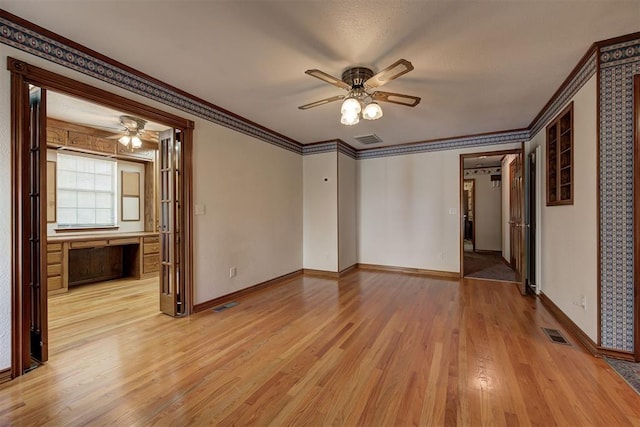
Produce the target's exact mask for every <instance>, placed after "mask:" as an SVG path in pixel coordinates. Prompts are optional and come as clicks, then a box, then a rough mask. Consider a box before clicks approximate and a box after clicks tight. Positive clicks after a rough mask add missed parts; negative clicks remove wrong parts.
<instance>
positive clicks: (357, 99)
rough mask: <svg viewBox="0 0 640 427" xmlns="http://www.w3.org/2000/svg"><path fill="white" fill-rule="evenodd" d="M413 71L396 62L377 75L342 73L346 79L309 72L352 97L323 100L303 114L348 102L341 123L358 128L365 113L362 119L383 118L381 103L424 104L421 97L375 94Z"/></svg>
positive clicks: (357, 71) (354, 69)
mask: <svg viewBox="0 0 640 427" xmlns="http://www.w3.org/2000/svg"><path fill="white" fill-rule="evenodd" d="M411 70H413V65H412V64H411V62H409V61H407V60H406V59H400V60H398V61H396V62H394V63H393V64H391V65H390V66H388V67H387V68H385V69H384V70H382V71H380V72H379V73H377V74H373V71H371V69H369V68H365V67H351V68H348V69H346V70H345V71H344V72H343V73H342V79H338V78H336V77H333V76H332V75H329V74H327V73H325V72H323V71H320V70H316V69H313V70H307V71H305V73H306V74H308V75H310V76H313V77H315V78H317V79H320V80H322V81H323V82H326V83H329V84H331V85H333V86H336V87H339V88H340V89H344V90H346V91H347V92H348V93H347V94H346V95H336V96H332V97H330V98H325V99H321V100H320V101H315V102H311V103H309V104H305V105H301V106H300V107H298V108H299V109H300V110H308V109H309V108H313V107H318V106H320V105H324V104H328V103H330V102H334V101H339V100H342V99H344V101H343V102H342V108H341V111H340V112H341V114H342V118H341V120H340V122H341V123H342V124H345V125H355V124H356V123H358V122H359V121H360V113H362V118H364V119H366V120H376V119H379V118H380V117H382V108H380V105H378V103H377V101H382V102H390V103H393V104H400V105H404V106H407V107H415V106H416V105H418V104H419V103H420V98H419V97H417V96H412V95H403V94H401V93H392V92H383V91H379V90H375V89H376V88H378V87H380V86H382V85H385V84H387V83H389V82H390V81H391V80H394V79H397V78H398V77H400V76H402V75H404V74H406V73H408V72H409V71H411Z"/></svg>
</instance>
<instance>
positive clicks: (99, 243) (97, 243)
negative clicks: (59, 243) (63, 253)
mask: <svg viewBox="0 0 640 427" xmlns="http://www.w3.org/2000/svg"><path fill="white" fill-rule="evenodd" d="M70 246H71V249H77V248H101V247H103V246H107V241H106V240H88V241H86V242H71V245H70Z"/></svg>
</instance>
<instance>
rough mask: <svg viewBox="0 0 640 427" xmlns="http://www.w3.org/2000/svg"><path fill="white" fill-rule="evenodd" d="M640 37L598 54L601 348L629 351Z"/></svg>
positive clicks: (631, 316) (631, 309) (630, 348)
mask: <svg viewBox="0 0 640 427" xmlns="http://www.w3.org/2000/svg"><path fill="white" fill-rule="evenodd" d="M639 73H640V39H639V40H634V41H631V42H626V43H619V44H615V45H611V46H608V47H604V48H602V49H601V51H600V106H599V108H600V253H601V258H600V268H601V277H600V279H601V304H602V305H601V324H600V328H601V345H602V347H605V348H609V349H614V350H623V351H629V352H633V350H634V348H633V347H634V342H633V328H634V325H633V321H634V319H633V250H634V248H633V76H634V75H635V74H639Z"/></svg>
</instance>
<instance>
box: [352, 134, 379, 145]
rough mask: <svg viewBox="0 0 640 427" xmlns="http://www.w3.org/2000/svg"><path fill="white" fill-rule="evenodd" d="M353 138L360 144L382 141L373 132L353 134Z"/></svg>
mask: <svg viewBox="0 0 640 427" xmlns="http://www.w3.org/2000/svg"><path fill="white" fill-rule="evenodd" d="M353 139H355V140H356V141H358V142H359V143H360V144H365V145H370V144H379V143H381V142H382V139H381V138H380V137H379V136H378V135H376V134H375V133H372V134H371V135H361V136H354V137H353Z"/></svg>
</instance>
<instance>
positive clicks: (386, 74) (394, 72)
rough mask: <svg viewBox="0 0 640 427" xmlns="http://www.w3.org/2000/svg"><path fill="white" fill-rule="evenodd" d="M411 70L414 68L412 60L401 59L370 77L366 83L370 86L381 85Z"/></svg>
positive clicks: (366, 85)
mask: <svg viewBox="0 0 640 427" xmlns="http://www.w3.org/2000/svg"><path fill="white" fill-rule="evenodd" d="M411 70H413V65H412V64H411V62H409V61H407V60H406V59H399V60H397V61H396V62H394V63H393V64H391V65H389V66H388V67H387V68H385V69H384V70H382V71H380V72H379V73H378V74H376V75H374V76H373V77H370V78H369V79H368V80H367V81H366V82H364V85H365V87H368V88H374V87H380V86H382V85H384V84H387V83H389V82H390V81H391V80H394V79H397V78H398V77H400V76H401V75H403V74H407V73H408V72H409V71H411Z"/></svg>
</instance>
